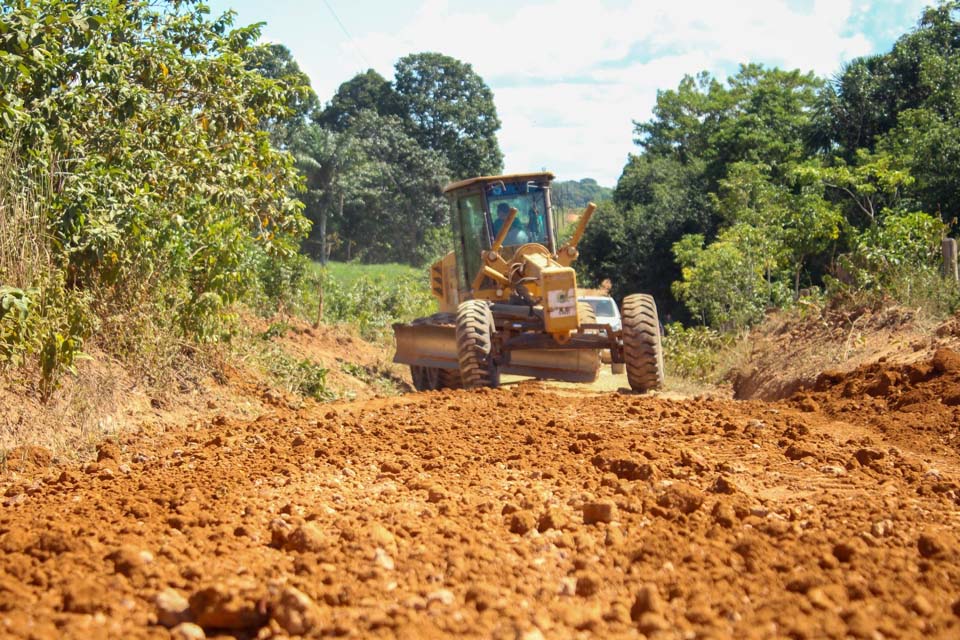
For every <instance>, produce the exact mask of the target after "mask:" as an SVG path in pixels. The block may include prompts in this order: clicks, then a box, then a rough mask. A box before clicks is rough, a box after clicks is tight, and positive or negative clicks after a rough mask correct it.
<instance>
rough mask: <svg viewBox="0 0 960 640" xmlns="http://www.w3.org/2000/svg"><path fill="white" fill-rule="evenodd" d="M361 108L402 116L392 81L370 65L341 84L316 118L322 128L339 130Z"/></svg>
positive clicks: (378, 113) (340, 130)
mask: <svg viewBox="0 0 960 640" xmlns="http://www.w3.org/2000/svg"><path fill="white" fill-rule="evenodd" d="M363 111H373V112H374V113H376V114H377V115H379V116H403V107H402V105H401V104H400V97H399V96H398V95H397V92H396V91H394V89H393V85H392V84H390V81H389V80H387V79H386V78H384V77H383V76H381V75H380V74H379V73H377V72H376V71H374V70H373V69H367V70H366V71H365V72H364V73H358V74H357V75H355V76H354V77H352V78H351V79H349V80H347V81H346V82H344V83H343V84H341V85H340V87H339V88H338V89H337V92H336V93H335V94H334V96H333V98H332V99H331V100H330V103H329V104H328V105H327V106H326V108H325V109H324V110H323V111H322V112H321V113H320V114H318V115H317V117H316V121H317V124H319V125H321V126H322V127H323V128H324V129H328V130H330V131H336V132H343V131H346V130H347V129H349V128H350V127H351V126H352V125H353V119H354V118H355V117H357V116H358V115H360V113H361V112H363Z"/></svg>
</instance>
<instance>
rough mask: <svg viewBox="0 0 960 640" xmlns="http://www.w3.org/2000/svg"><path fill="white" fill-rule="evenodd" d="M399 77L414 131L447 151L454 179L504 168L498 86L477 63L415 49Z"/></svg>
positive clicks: (401, 62)
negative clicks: (495, 91) (496, 95)
mask: <svg viewBox="0 0 960 640" xmlns="http://www.w3.org/2000/svg"><path fill="white" fill-rule="evenodd" d="M394 77H395V82H394V86H395V89H396V93H397V95H398V97H399V99H400V104H401V107H402V109H403V113H404V116H405V118H406V119H407V121H408V122H409V124H410V132H411V135H412V136H413V138H414V139H415V140H417V142H419V143H420V145H421V146H423V147H424V148H426V149H432V150H433V151H437V152H439V153H441V154H443V156H444V158H445V159H446V162H447V165H448V166H449V168H450V175H451V177H452V178H453V179H454V180H460V179H463V178H469V177H471V176H481V175H495V174H498V173H500V171H501V170H502V168H503V154H502V153H501V151H500V145H499V143H498V142H497V135H496V134H497V130H498V129H499V128H500V119H499V118H498V117H497V109H496V106H494V104H493V92H491V91H490V87H488V86H487V85H486V83H485V82H484V81H483V79H482V78H481V77H480V76H479V75H477V73H476V72H475V71H474V70H473V67H472V66H470V65H469V64H466V63H464V62H461V61H459V60H457V59H455V58H451V57H450V56H445V55H443V54H440V53H415V54H411V55H408V56H405V57H403V58H401V59H400V60H399V61H398V62H397V64H396V67H395V73H394Z"/></svg>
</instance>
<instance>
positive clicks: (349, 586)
mask: <svg viewBox="0 0 960 640" xmlns="http://www.w3.org/2000/svg"><path fill="white" fill-rule="evenodd" d="M958 370H960V367H958V368H957V369H950V368H945V367H943V366H940V367H938V366H936V365H935V364H931V365H930V367H929V369H927V370H925V373H923V375H919V374H917V375H914V376H913V378H911V377H910V376H909V375H908V374H907V373H903V372H900V374H898V375H899V376H900V377H898V378H897V381H896V383H891V384H887V385H886V387H885V389H886V395H880V394H877V395H870V394H869V393H867V392H865V391H864V389H865V388H866V387H867V386H869V385H871V384H874V383H875V382H876V380H879V379H881V378H882V375H883V373H884V372H885V371H887V370H886V369H884V368H883V367H879V368H877V370H876V371H860V372H855V373H854V374H851V376H850V377H846V378H843V377H840V378H838V379H836V380H834V379H832V378H829V376H828V377H827V378H826V379H825V381H824V382H823V384H822V385H821V387H820V390H819V391H813V392H810V393H808V394H804V395H802V396H798V397H796V398H794V399H793V400H790V401H784V402H781V403H777V404H766V403H760V402H734V401H725V400H717V399H709V398H701V399H692V400H669V399H663V398H656V397H641V396H631V395H620V394H605V395H591V396H580V397H577V396H571V395H559V394H557V393H553V392H551V391H549V390H545V389H543V388H539V387H537V386H536V385H522V384H521V385H517V386H515V387H512V388H509V389H500V390H479V391H475V392H467V391H456V392H431V393H425V394H418V395H410V396H405V397H403V398H398V399H394V400H376V401H370V402H365V403H356V404H341V405H337V406H332V407H329V406H328V407H319V408H312V409H306V410H302V411H291V410H284V409H280V410H277V412H275V413H272V414H269V415H266V416H263V417H261V418H260V419H258V420H255V421H252V422H239V421H233V420H230V419H226V418H219V419H217V420H214V421H213V423H212V424H209V425H203V426H202V428H200V427H198V428H197V429H196V430H192V431H189V430H188V431H174V432H170V433H167V434H164V435H163V436H161V437H157V438H155V439H153V440H144V439H143V438H142V437H140V438H138V439H133V438H131V439H129V440H127V441H125V442H123V443H121V446H120V447H117V446H116V445H111V444H105V445H103V446H102V447H101V449H100V455H99V458H100V460H99V461H98V462H97V463H95V464H89V465H87V466H85V467H84V468H82V469H66V470H63V469H55V468H52V467H49V466H47V465H45V464H44V460H43V459H42V456H41V457H35V458H33V460H34V464H32V465H27V468H25V469H24V470H22V471H21V472H19V474H17V476H16V477H15V478H12V479H11V480H9V481H8V482H7V485H6V491H5V493H6V495H5V498H4V506H3V508H2V511H0V550H2V551H3V556H2V558H0V635H4V636H9V637H16V638H60V637H70V638H88V637H125V638H168V637H171V634H173V637H199V636H197V635H194V636H190V635H189V634H190V633H193V634H197V633H206V635H207V637H218V636H222V637H240V638H253V637H258V638H274V637H275V638H281V637H290V636H297V635H303V636H309V637H320V636H326V635H337V636H355V637H442V636H449V635H467V636H475V637H498V638H499V637H503V638H517V637H519V638H528V639H531V638H537V637H559V638H564V637H580V636H583V637H587V636H595V637H619V636H623V637H635V636H637V635H640V634H643V635H648V636H653V637H664V638H672V637H691V638H692V637H718V638H719V637H730V636H734V635H736V636H739V637H744V638H765V637H769V638H774V637H797V638H803V637H811V638H813V637H849V636H853V637H862V638H875V637H920V636H924V637H942V638H949V637H956V636H957V634H958V632H960V617H958V616H960V586H958V585H960V561H958V556H957V540H956V533H955V532H956V531H957V526H958V524H960V522H958V519H960V518H958V491H960V489H958V485H957V481H956V478H957V477H958V474H957V472H958V455H957V449H956V448H955V447H953V446H952V445H951V443H953V442H955V440H954V439H953V438H952V435H953V432H954V431H955V429H956V413H955V409H954V407H953V406H949V405H946V404H944V402H943V401H942V398H943V397H945V396H943V393H942V392H943V389H945V388H946V386H947V385H948V383H949V384H954V383H955V382H956V379H955V378H956V376H957V375H958V373H957V371H958ZM901 374H902V375H901ZM911 380H912V381H911ZM851 381H854V382H855V383H854V382H851ZM856 381H859V382H856ZM851 385H852V386H851ZM857 385H860V386H859V387H857ZM848 387H849V389H851V390H848V391H844V390H845V389H848ZM871 388H872V387H871ZM914 392H916V393H914ZM844 393H846V394H847V395H846V396H845V395H844ZM910 393H914V395H913V396H909V397H911V398H921V397H923V398H924V400H918V402H926V403H927V404H928V405H929V406H928V408H927V409H926V410H914V411H911V412H910V416H911V421H910V422H909V423H906V422H904V421H902V420H898V419H897V416H898V414H897V411H898V410H894V409H892V407H893V406H894V405H896V406H901V407H905V406H911V405H910V404H909V403H908V404H902V403H903V400H902V398H903V397H907V394H910ZM938 394H939V395H938ZM851 403H853V404H851ZM856 403H859V407H860V408H859V409H856V408H855V405H856ZM879 403H882V404H883V406H881V405H880V404H879ZM178 625H179V626H178ZM191 625H196V626H191ZM168 627H174V628H175V631H174V632H171V631H170V630H168Z"/></svg>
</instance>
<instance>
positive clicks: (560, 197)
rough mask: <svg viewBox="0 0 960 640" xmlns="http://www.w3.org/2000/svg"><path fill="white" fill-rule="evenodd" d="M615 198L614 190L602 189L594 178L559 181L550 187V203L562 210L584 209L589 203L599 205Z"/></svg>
mask: <svg viewBox="0 0 960 640" xmlns="http://www.w3.org/2000/svg"><path fill="white" fill-rule="evenodd" d="M612 197H613V189H610V188H609V187H601V186H600V185H599V184H597V181H596V180H594V179H593V178H584V179H582V180H579V181H578V180H557V181H555V182H554V183H553V184H551V185H550V201H551V202H552V203H553V206H554V208H556V209H560V210H563V211H565V210H569V209H583V208H584V207H586V206H587V204H588V203H590V202H593V203H595V204H599V203H601V202H603V201H605V200H610V199H611V198H612Z"/></svg>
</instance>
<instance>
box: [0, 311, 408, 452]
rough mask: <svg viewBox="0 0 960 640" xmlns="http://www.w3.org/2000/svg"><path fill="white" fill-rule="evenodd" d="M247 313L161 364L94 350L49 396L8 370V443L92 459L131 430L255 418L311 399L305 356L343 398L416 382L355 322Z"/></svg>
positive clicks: (1, 428) (0, 391) (1, 429)
mask: <svg viewBox="0 0 960 640" xmlns="http://www.w3.org/2000/svg"><path fill="white" fill-rule="evenodd" d="M243 322H244V324H245V327H246V328H245V332H246V334H245V335H243V336H242V337H241V338H239V339H238V340H236V343H237V344H234V345H232V346H226V345H224V346H222V347H221V348H220V349H216V348H210V349H208V350H206V351H202V352H197V350H196V349H194V348H193V347H192V346H189V345H185V346H183V349H185V350H190V351H192V352H193V354H192V356H191V357H184V356H183V355H182V354H172V355H170V357H168V358H166V359H162V361H161V362H159V364H157V363H143V364H142V365H141V364H139V363H137V362H132V363H128V364H126V365H124V364H123V363H120V362H117V361H116V360H114V359H112V358H110V357H109V356H106V355H105V354H104V353H102V352H99V351H96V350H94V351H92V352H91V354H90V355H91V357H90V358H88V359H85V360H83V361H81V362H79V363H78V369H79V371H78V373H77V375H75V376H73V375H70V376H64V378H63V380H62V385H61V387H60V388H59V389H57V391H55V392H54V394H53V397H52V398H51V399H50V401H49V402H47V403H42V402H40V401H39V398H38V395H39V394H38V393H37V392H36V390H35V389H32V388H31V386H30V385H29V384H28V383H26V382H24V381H17V380H15V379H12V377H11V376H10V375H9V373H10V372H9V371H7V372H4V374H5V375H4V376H3V377H0V406H2V407H3V410H2V411H0V452H2V451H6V452H9V451H10V450H11V449H15V448H18V447H32V446H38V445H39V446H42V447H44V448H45V449H48V450H49V451H50V452H51V454H52V456H53V457H54V458H55V459H57V460H63V461H67V460H81V461H86V460H89V459H91V458H92V457H93V456H95V455H96V454H95V447H96V445H97V444H98V443H99V442H100V441H102V440H103V439H106V438H114V437H118V436H120V435H121V434H128V435H129V434H131V433H139V434H149V433H153V432H162V431H164V430H167V429H171V428H184V427H188V426H191V425H195V424H204V423H207V422H209V421H210V420H211V419H212V418H213V417H215V416H218V415H221V416H226V417H228V418H230V419H238V420H239V419H247V420H249V419H254V418H256V417H257V416H259V415H262V414H264V413H267V412H270V411H272V410H273V409H274V408H276V407H286V408H289V407H298V406H300V405H304V404H310V403H312V402H313V401H312V400H309V399H305V398H304V397H303V396H302V395H301V394H300V393H299V390H298V389H297V388H296V386H297V383H298V382H299V381H300V378H301V377H302V376H303V375H304V373H303V371H304V367H303V366H302V364H301V363H304V364H308V365H309V366H310V367H314V366H316V367H322V368H323V369H325V370H326V374H325V384H326V388H327V389H328V390H329V392H330V394H332V395H334V396H336V397H338V398H342V399H360V400H366V399H370V398H374V397H378V396H383V395H396V394H397V393H398V392H401V391H403V390H407V389H409V388H410V384H409V376H408V373H407V370H406V369H404V368H400V367H397V366H396V365H392V364H391V363H390V359H391V357H392V355H393V354H392V350H391V349H390V348H389V347H388V346H387V345H383V344H374V343H370V342H367V341H365V340H363V339H362V338H361V337H360V336H359V335H357V332H356V331H355V330H353V329H351V328H349V327H345V326H320V327H317V328H314V327H311V326H309V325H308V324H306V323H304V322H301V321H298V320H295V319H291V318H284V319H282V320H280V321H276V322H273V323H271V322H270V321H268V320H265V319H262V318H259V317H256V316H249V315H248V316H245V317H244V318H243ZM155 365H156V366H155ZM161 365H162V367H165V368H163V369H162V370H161V369H160V368H158V367H159V366H161ZM28 377H31V376H28ZM32 377H34V378H35V377H36V376H32Z"/></svg>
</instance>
